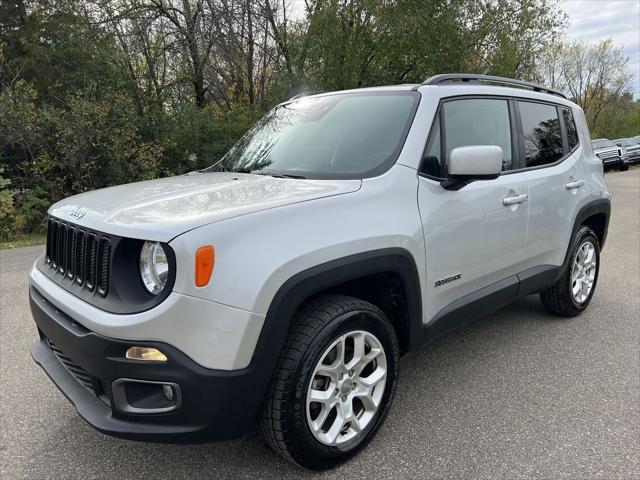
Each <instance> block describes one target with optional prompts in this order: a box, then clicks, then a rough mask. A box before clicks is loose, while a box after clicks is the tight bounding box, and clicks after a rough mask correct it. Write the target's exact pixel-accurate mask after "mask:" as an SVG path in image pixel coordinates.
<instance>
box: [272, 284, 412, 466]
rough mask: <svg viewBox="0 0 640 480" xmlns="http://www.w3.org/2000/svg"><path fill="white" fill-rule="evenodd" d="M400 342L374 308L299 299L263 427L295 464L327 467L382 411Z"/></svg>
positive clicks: (349, 452) (365, 438)
mask: <svg viewBox="0 0 640 480" xmlns="http://www.w3.org/2000/svg"><path fill="white" fill-rule="evenodd" d="M398 357H399V347H398V341H397V339H396V336H395V332H394V330H393V327H392V326H391V324H390V323H389V321H388V320H387V318H386V316H385V314H384V313H383V312H382V311H381V310H379V309H378V308H377V307H375V306H373V305H371V304H370V303H367V302H364V301H362V300H359V299H356V298H352V297H346V296H343V295H327V296H323V297H320V298H317V299H315V300H313V301H311V302H309V303H308V304H307V305H306V306H304V307H303V308H302V309H301V310H300V312H298V314H297V315H296V318H295V319H294V325H293V327H292V330H291V332H290V334H289V337H288V339H287V342H286V345H285V348H284V349H283V352H282V354H281V357H280V359H279V362H278V367H277V368H276V371H275V372H274V376H273V379H272V382H271V386H270V388H269V391H268V394H267V399H266V402H265V404H264V406H263V410H262V414H261V419H260V427H261V430H262V433H263V435H264V438H265V439H266V441H267V443H268V444H269V445H270V446H271V448H272V449H273V450H274V451H276V452H277V453H279V454H280V455H282V456H283V457H285V458H286V459H287V460H289V461H292V462H294V463H296V464H298V465H301V466H303V467H306V468H310V469H314V470H323V469H327V468H331V467H333V466H335V465H336V464H338V463H340V462H343V461H345V460H347V459H348V458H350V457H351V456H353V455H354V454H355V453H357V452H358V451H359V450H361V449H362V448H364V447H365V446H366V444H367V443H368V442H369V441H370V440H371V438H372V437H373V436H374V435H375V433H376V432H377V430H378V429H379V428H380V426H381V425H382V422H383V421H384V419H385V418H386V416H387V413H388V411H389V408H390V406H391V402H392V400H393V397H394V394H395V389H396V384H397V379H398Z"/></svg>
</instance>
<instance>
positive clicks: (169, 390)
mask: <svg viewBox="0 0 640 480" xmlns="http://www.w3.org/2000/svg"><path fill="white" fill-rule="evenodd" d="M162 391H163V392H164V398H166V399H167V400H169V401H170V402H173V398H174V397H175V394H174V393H173V387H172V386H171V385H167V384H164V385H163V386H162Z"/></svg>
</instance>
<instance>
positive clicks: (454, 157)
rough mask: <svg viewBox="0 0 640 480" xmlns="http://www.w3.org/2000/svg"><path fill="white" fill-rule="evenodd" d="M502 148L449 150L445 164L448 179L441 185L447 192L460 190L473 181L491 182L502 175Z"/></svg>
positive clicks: (492, 146) (477, 147)
mask: <svg viewBox="0 0 640 480" xmlns="http://www.w3.org/2000/svg"><path fill="white" fill-rule="evenodd" d="M503 157H504V153H503V152H502V148H501V147H498V146H496V145H471V146H468V147H457V148H454V149H453V150H451V153H450V154H449V160H448V162H447V172H448V176H449V178H448V179H447V180H445V181H444V182H442V183H441V185H442V186H443V187H444V188H446V189H447V190H460V189H461V188H462V187H464V186H465V185H468V184H469V183H471V182H473V181H474V180H493V179H496V178H498V177H499V176H500V174H501V173H502V159H503Z"/></svg>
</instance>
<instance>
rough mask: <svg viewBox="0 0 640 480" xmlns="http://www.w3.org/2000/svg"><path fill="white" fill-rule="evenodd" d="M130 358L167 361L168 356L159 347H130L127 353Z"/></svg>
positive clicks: (126, 355)
mask: <svg viewBox="0 0 640 480" xmlns="http://www.w3.org/2000/svg"><path fill="white" fill-rule="evenodd" d="M125 357H127V358H128V359H130V360H145V361H148V362H166V361H167V356H166V355H165V354H164V353H162V352H161V351H160V350H158V349H157V348H151V347H129V349H128V350H127V353H126V354H125Z"/></svg>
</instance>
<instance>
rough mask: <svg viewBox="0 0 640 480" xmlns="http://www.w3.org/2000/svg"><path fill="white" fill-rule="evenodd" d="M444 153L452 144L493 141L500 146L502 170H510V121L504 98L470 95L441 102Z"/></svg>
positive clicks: (447, 153) (452, 146) (460, 145)
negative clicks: (469, 96)
mask: <svg viewBox="0 0 640 480" xmlns="http://www.w3.org/2000/svg"><path fill="white" fill-rule="evenodd" d="M443 113H444V130H445V145H446V149H447V152H446V157H447V158H449V154H450V153H451V150H453V149H454V148H456V147H466V146H470V145H496V146H498V147H501V148H502V152H503V154H504V156H503V159H502V170H503V171H504V170H511V169H512V166H513V157H512V153H511V121H510V118H509V104H508V103H507V101H506V100H499V99H485V98H472V99H465V100H454V101H450V102H446V103H444V104H443Z"/></svg>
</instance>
